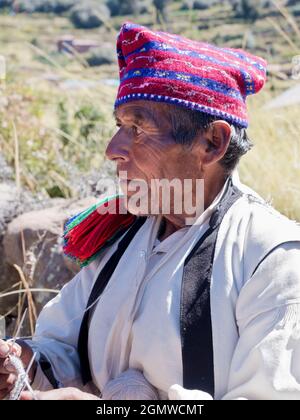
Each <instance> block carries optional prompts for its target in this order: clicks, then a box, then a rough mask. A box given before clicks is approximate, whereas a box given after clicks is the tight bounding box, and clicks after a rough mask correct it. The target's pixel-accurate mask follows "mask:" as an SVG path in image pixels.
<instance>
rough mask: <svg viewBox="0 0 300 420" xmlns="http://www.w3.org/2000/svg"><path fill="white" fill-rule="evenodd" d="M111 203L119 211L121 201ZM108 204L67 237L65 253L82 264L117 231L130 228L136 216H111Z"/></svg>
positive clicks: (72, 230) (97, 210)
mask: <svg viewBox="0 0 300 420" xmlns="http://www.w3.org/2000/svg"><path fill="white" fill-rule="evenodd" d="M112 201H114V202H113V203H112V202H109V206H111V205H114V206H115V207H114V208H115V209H116V210H117V212H118V211H119V205H120V199H119V197H118V198H116V199H115V200H112ZM107 210H108V206H107V204H106V205H105V204H104V205H102V206H101V207H99V208H97V209H96V210H95V211H93V212H92V213H91V214H90V215H89V216H88V217H87V218H86V219H84V220H82V222H80V223H79V224H78V225H77V226H75V227H74V228H72V229H71V230H70V231H69V232H68V233H67V234H66V235H65V241H66V243H65V246H64V251H65V253H66V254H67V255H69V256H71V257H72V258H75V259H77V260H79V261H80V262H81V263H82V262H84V261H85V260H88V259H89V258H91V257H92V256H93V255H95V254H96V253H97V252H98V251H99V250H100V249H101V248H102V247H103V245H104V244H105V243H106V242H107V241H108V240H109V239H110V238H112V237H113V236H114V235H115V233H116V232H117V231H119V230H120V229H122V230H123V229H124V231H125V229H126V228H127V227H128V226H130V225H131V224H132V223H133V222H134V220H135V216H133V215H132V214H130V213H126V214H110V213H109V212H108V211H107Z"/></svg>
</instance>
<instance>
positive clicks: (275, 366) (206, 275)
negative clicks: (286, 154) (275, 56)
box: [0, 23, 300, 399]
mask: <svg viewBox="0 0 300 420" xmlns="http://www.w3.org/2000/svg"><path fill="white" fill-rule="evenodd" d="M118 58H119V66H120V87H119V92H118V98H117V101H116V109H115V116H116V121H117V126H118V127H119V130H118V131H117V133H116V134H115V136H114V137H113V138H112V140H111V142H110V143H109V145H108V147H107V151H106V154H107V157H108V158H109V159H111V160H112V161H114V162H115V163H116V165H117V171H118V174H119V176H120V178H121V185H122V188H123V190H124V196H123V197H115V198H111V199H109V200H107V201H106V202H105V203H102V204H101V205H100V206H98V207H97V208H94V209H90V210H88V211H87V212H85V213H83V214H81V215H79V216H76V217H75V218H73V219H72V220H71V221H70V222H69V223H68V225H67V229H66V234H65V240H66V244H65V251H66V253H67V254H69V255H71V256H72V257H73V258H75V259H76V260H78V261H79V262H80V263H81V264H82V266H83V268H82V270H81V271H80V273H79V274H78V275H76V276H75V278H74V279H73V280H72V281H71V282H70V283H69V284H67V285H66V286H65V287H64V288H63V289H62V291H61V292H60V294H59V295H58V296H57V297H56V298H55V299H53V300H52V301H51V302H49V303H48V304H47V305H46V307H45V308H44V310H43V311H42V313H41V315H40V317H39V319H38V322H37V328H36V333H35V336H34V337H33V340H32V341H27V342H22V341H21V342H19V344H18V345H15V346H13V349H11V351H14V352H16V353H17V354H19V356H20V357H21V358H22V360H23V362H24V364H25V365H27V364H28V361H29V360H30V358H31V355H32V352H33V350H36V351H37V352H38V358H37V362H36V364H35V366H34V367H33V368H32V370H31V373H30V376H31V379H32V381H33V387H34V388H35V389H37V390H40V391H44V392H40V393H39V394H38V396H39V398H41V399H43V398H45V399H47V398H56V399H89V398H98V397H102V398H103V399H139V398H140V399H197V398H198V399H211V398H214V399H299V398H300V364H299V360H298V359H299V352H300V328H299V327H300V266H299V261H300V229H299V226H298V225H297V224H296V223H294V222H292V221H289V220H288V219H286V218H285V217H283V216H281V215H280V214H279V213H277V212H276V211H275V210H273V209H272V208H271V207H270V206H269V205H268V204H266V203H265V202H264V201H263V200H262V199H261V198H260V197H259V196H258V195H257V194H256V193H255V192H253V191H252V190H250V189H249V188H247V187H246V186H244V185H242V184H241V183H240V182H239V179H238V176H237V173H236V170H235V168H236V165H237V163H238V161H239V159H240V157H241V156H242V155H243V154H245V153H246V152H247V151H248V150H249V149H250V147H251V143H250V141H249V139H248V137H247V133H246V127H247V125H248V121H247V113H246V105H245V101H246V97H247V96H248V95H249V94H254V93H256V92H258V91H259V90H260V89H261V88H262V86H263V85H264V82H265V66H266V64H265V62H264V60H262V59H260V58H258V57H255V56H252V55H250V54H248V53H246V52H244V51H241V50H233V49H229V48H223V49H222V48H218V47H215V46H212V45H208V44H204V43H198V42H195V41H190V40H188V39H185V38H181V37H179V36H175V35H171V34H167V33H162V32H154V31H151V30H149V29H147V28H145V27H142V26H138V25H134V24H131V23H126V24H124V25H123V26H122V28H121V32H120V35H119V38H118ZM270 152H271V151H270ZM124 174H127V175H126V176H125V175H124ZM174 179H176V180H179V181H180V183H181V184H182V185H183V184H184V181H185V180H187V179H189V180H192V183H191V184H190V185H191V186H190V188H189V190H188V194H187V195H189V198H190V199H191V200H192V202H193V204H194V207H193V209H194V211H193V212H189V211H188V210H186V207H184V209H183V210H182V211H181V212H180V211H175V207H176V205H177V204H178V202H179V203H180V202H181V201H182V202H183V201H184V200H185V194H183V192H182V191H180V192H178V191H177V192H176V191H175V192H173V193H172V194H171V195H170V196H169V199H168V200H169V201H170V202H171V205H170V208H169V210H168V211H164V208H165V206H164V201H165V197H164V193H163V192H160V191H158V190H157V188H156V186H157V184H155V183H153V182H152V181H153V180H159V181H160V180H168V181H172V180H174ZM197 180H203V181H204V188H203V190H202V195H200V196H199V194H198V189H197V185H196V184H197V182H196V181H197ZM134 181H139V182H140V181H142V182H143V183H144V184H145V185H146V186H147V187H148V188H147V189H146V192H145V193H144V194H143V195H140V196H139V201H140V202H143V205H142V206H141V205H137V204H136V205H134V200H132V199H133V197H134V194H135V193H136V192H134V191H133V190H132V189H131V188H129V186H130V184H132V182H134ZM283 182H284V180H283ZM153 185H154V186H153ZM155 185H156V186H155ZM123 202H125V203H126V208H127V210H128V212H126V211H120V208H121V203H123ZM145 202H146V205H145ZM153 203H154V204H156V205H157V206H156V207H157V208H158V211H156V212H154V211H152V206H151V205H150V204H153ZM114 206H116V208H117V210H118V211H116V212H112V211H107V210H109V209H112V208H113V207H114ZM190 207H191V206H190ZM104 210H105V211H104ZM188 216H192V219H193V221H192V223H189V222H188V220H190V219H189V218H188ZM1 344H2V345H1V357H2V362H1V385H0V386H1V395H2V397H3V396H5V395H6V394H7V393H8V391H9V389H10V388H11V387H12V384H13V382H14V379H15V378H14V373H10V371H9V369H10V366H9V363H8V361H9V360H8V359H7V354H8V351H9V348H10V346H11V345H10V344H9V343H4V342H2V343H1ZM53 388H59V389H57V390H53ZM51 389H52V390H51ZM45 391H46V392H45ZM23 398H30V396H28V394H26V393H25V394H24V395H23Z"/></svg>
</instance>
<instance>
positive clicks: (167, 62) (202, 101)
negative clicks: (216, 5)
mask: <svg viewBox="0 0 300 420" xmlns="http://www.w3.org/2000/svg"><path fill="white" fill-rule="evenodd" d="M117 52H118V60H119V68H120V86H119V91H118V96H117V100H116V103H115V106H116V107H117V106H119V105H121V104H123V103H125V102H128V101H134V100H138V99H143V100H150V101H157V102H167V103H171V104H176V105H180V106H183V107H186V108H189V109H193V110H198V111H202V112H205V113H208V114H211V115H215V116H217V117H220V118H221V119H224V120H227V121H229V122H232V123H235V124H237V125H239V126H241V127H247V126H248V117H247V109H246V98H247V96H248V95H251V94H254V93H257V92H258V91H259V90H260V89H261V88H262V87H263V85H264V83H265V81H266V61H265V60H263V59H262V58H260V57H256V56H254V55H252V54H249V53H247V52H245V51H243V50H239V49H232V48H219V47H216V46H214V45H210V44H206V43H203V42H197V41H192V40H189V39H187V38H183V37H181V36H178V35H172V34H168V33H166V32H155V31H151V30H150V29H148V28H146V27H144V26H139V25H135V24H133V23H125V24H124V25H123V26H122V28H121V31H120V34H119V37H118V41H117Z"/></svg>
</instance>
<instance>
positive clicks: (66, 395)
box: [20, 388, 100, 400]
mask: <svg viewBox="0 0 300 420" xmlns="http://www.w3.org/2000/svg"><path fill="white" fill-rule="evenodd" d="M34 396H35V398H36V399H37V400H100V398H98V397H96V395H93V394H88V393H87V392H82V391H80V390H79V389H77V388H60V389H54V390H53V391H46V392H41V391H34ZM20 399H21V400H32V399H33V396H32V395H31V393H30V392H29V391H23V392H22V393H21V398H20Z"/></svg>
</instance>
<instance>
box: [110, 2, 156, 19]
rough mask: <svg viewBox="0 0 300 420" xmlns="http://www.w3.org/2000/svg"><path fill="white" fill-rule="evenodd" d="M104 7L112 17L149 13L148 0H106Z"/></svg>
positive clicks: (149, 3)
mask: <svg viewBox="0 0 300 420" xmlns="http://www.w3.org/2000/svg"><path fill="white" fill-rule="evenodd" d="M106 5H107V7H108V8H109V10H110V13H111V15H112V16H122V15H134V14H141V13H147V12H149V11H150V7H151V1H150V0H107V1H106Z"/></svg>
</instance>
